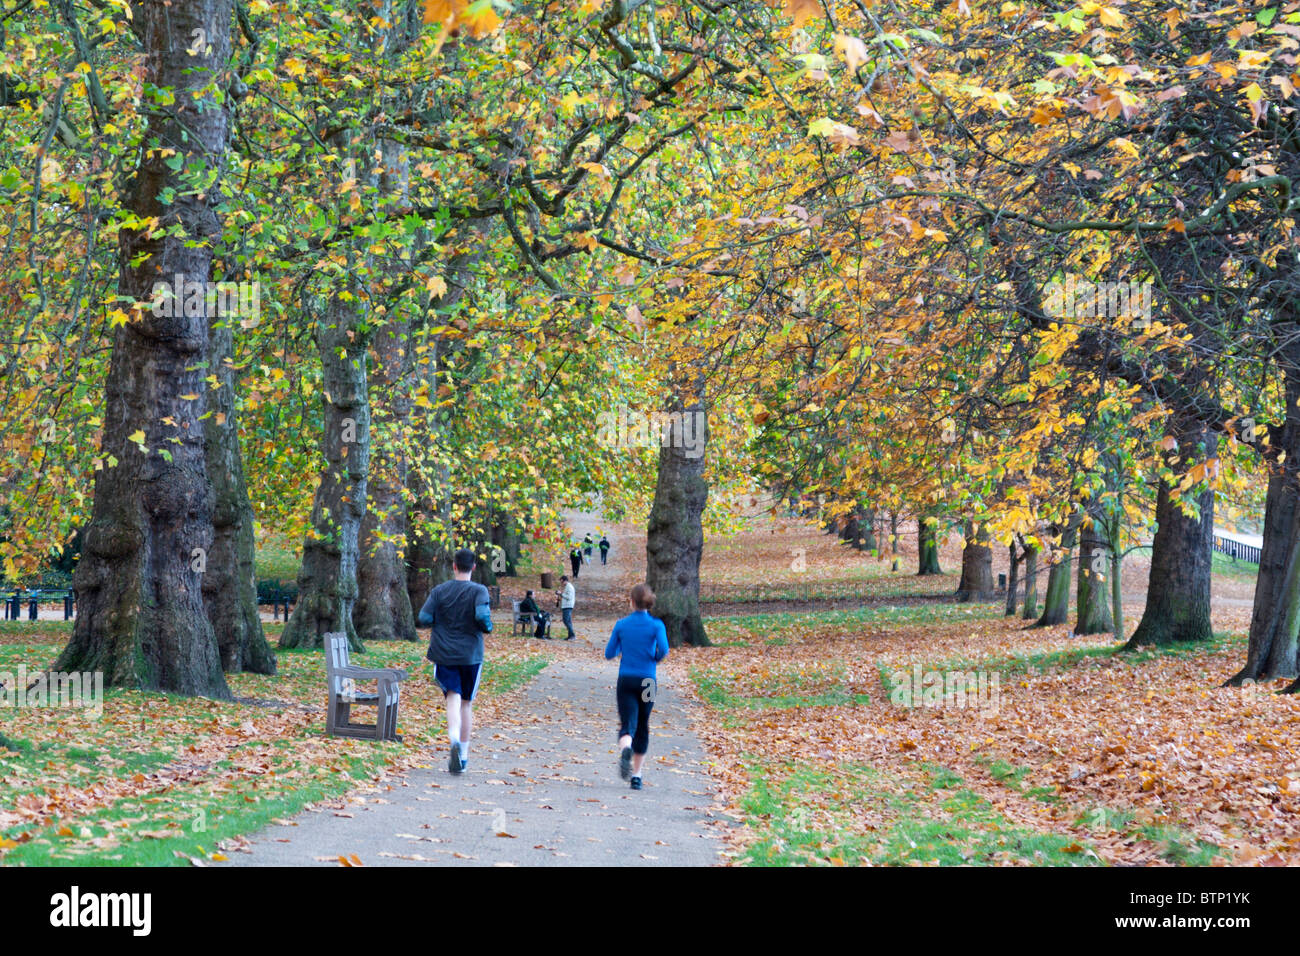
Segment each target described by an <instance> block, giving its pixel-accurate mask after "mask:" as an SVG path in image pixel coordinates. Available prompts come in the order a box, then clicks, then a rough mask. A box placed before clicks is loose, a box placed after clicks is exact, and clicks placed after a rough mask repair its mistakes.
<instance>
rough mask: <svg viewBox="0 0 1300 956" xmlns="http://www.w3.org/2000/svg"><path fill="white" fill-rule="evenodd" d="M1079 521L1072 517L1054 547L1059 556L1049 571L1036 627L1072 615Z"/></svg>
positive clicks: (1063, 620) (1051, 623)
mask: <svg viewBox="0 0 1300 956" xmlns="http://www.w3.org/2000/svg"><path fill="white" fill-rule="evenodd" d="M1078 528H1079V525H1078V521H1077V520H1076V519H1075V518H1071V519H1070V520H1069V522H1067V524H1066V526H1065V530H1064V532H1062V534H1061V544H1060V547H1059V548H1058V549H1054V554H1053V557H1055V558H1057V560H1056V563H1055V564H1053V565H1052V569H1051V570H1050V571H1049V572H1048V573H1047V594H1046V595H1045V596H1044V598H1043V613H1042V616H1041V617H1039V619H1038V623H1037V624H1035V625H1034V626H1035V627H1052V626H1054V625H1057V624H1064V623H1065V621H1066V618H1068V617H1069V616H1070V564H1071V562H1070V555H1071V554H1072V553H1073V551H1074V539H1075V537H1076V535H1077V534H1078Z"/></svg>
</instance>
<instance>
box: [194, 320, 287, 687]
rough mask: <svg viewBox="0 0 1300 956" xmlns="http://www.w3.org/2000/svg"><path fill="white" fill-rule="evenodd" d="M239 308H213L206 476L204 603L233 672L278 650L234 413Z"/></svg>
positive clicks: (254, 668) (271, 660) (257, 664)
mask: <svg viewBox="0 0 1300 956" xmlns="http://www.w3.org/2000/svg"><path fill="white" fill-rule="evenodd" d="M237 321H238V319H237V318H236V317H235V316H213V317H212V321H211V323H210V325H209V332H208V369H209V370H210V371H211V372H212V374H213V375H214V376H216V378H217V382H218V387H217V388H216V389H208V393H207V394H208V399H209V401H210V402H211V403H212V405H211V407H210V409H209V411H210V412H211V414H209V416H208V417H207V419H206V420H205V421H204V423H203V432H204V443H205V446H206V453H207V469H208V478H209V480H210V481H211V482H212V549H211V550H210V551H209V552H208V556H207V568H206V570H205V571H204V573H203V605H204V607H205V608H206V610H207V615H208V620H209V621H211V622H212V633H213V635H214V636H215V637H216V641H217V648H218V650H219V651H220V654H221V667H222V669H223V670H225V671H226V672H227V673H237V672H239V671H249V672H251V673H254V674H274V673H275V652H274V651H272V650H271V645H270V643H269V642H268V641H267V639H266V633H265V631H263V629H262V619H261V617H260V616H259V615H258V611H257V564H256V546H255V542H254V540H253V506H252V505H251V504H250V503H249V500H248V486H247V485H246V484H245V483H244V456H243V455H242V454H241V452H240V449H239V427H238V419H237V416H236V413H235V369H234V361H233V360H234V323H235V322H237Z"/></svg>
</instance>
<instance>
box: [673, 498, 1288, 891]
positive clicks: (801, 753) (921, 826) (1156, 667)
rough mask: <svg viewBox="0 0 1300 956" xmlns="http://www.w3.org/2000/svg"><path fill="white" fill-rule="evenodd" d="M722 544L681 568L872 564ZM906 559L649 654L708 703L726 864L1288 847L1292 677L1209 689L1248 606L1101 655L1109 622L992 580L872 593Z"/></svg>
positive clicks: (856, 558) (762, 542)
mask: <svg viewBox="0 0 1300 956" xmlns="http://www.w3.org/2000/svg"><path fill="white" fill-rule="evenodd" d="M729 544H730V548H729V551H730V554H731V555H733V556H734V557H731V558H730V560H728V561H727V570H726V572H725V573H723V574H721V575H718V574H717V572H718V571H719V570H720V569H718V568H716V567H711V566H709V562H708V559H707V558H706V562H705V565H706V566H705V568H704V569H703V572H704V574H705V577H706V579H709V576H710V575H711V574H712V575H715V577H714V578H713V579H715V580H716V576H721V577H723V578H725V579H728V580H730V581H731V582H732V583H733V584H734V585H735V586H736V587H738V588H740V587H743V586H744V581H745V580H746V579H748V580H750V581H753V580H776V581H781V580H786V579H788V578H789V577H790V573H791V572H790V570H789V566H788V565H789V561H790V557H789V556H790V554H791V553H794V552H797V551H799V550H800V549H802V550H803V554H804V559H805V561H804V563H805V565H806V572H805V573H806V574H808V575H814V576H815V575H818V574H822V575H825V576H826V578H827V579H828V580H830V581H831V582H842V581H846V580H851V579H852V578H853V576H854V575H853V571H852V565H854V564H855V563H856V564H858V565H863V564H874V563H875V559H874V558H872V557H871V556H867V555H861V554H858V553H854V552H852V551H849V550H848V549H845V548H843V547H841V546H838V545H837V544H836V543H835V542H834V541H833V540H832V539H830V538H829V537H827V536H824V535H819V534H817V533H816V532H815V531H813V530H810V529H809V528H808V527H807V526H799V525H794V524H792V523H784V524H780V523H776V524H773V525H772V526H771V527H770V528H766V529H756V530H753V531H750V532H747V533H745V534H742V535H740V536H738V537H737V538H735V539H733V540H732V541H731V542H729ZM708 553H709V552H708V549H707V548H706V555H707V554H708ZM943 557H944V566H945V567H946V568H953V569H955V568H958V567H959V566H960V557H959V552H957V551H956V550H955V549H945V551H944V555H943ZM1132 563H1136V562H1132ZM914 570H915V564H914V561H913V562H910V563H909V565H907V566H905V570H903V571H901V572H899V573H897V574H886V575H880V574H872V575H870V576H865V575H863V576H860V577H859V587H860V588H861V594H862V597H863V598H864V600H863V601H862V605H861V606H860V607H859V608H857V609H855V610H832V611H825V612H816V611H814V612H811V613H772V614H755V615H739V616H737V615H733V616H727V617H713V618H709V619H707V620H706V624H707V626H708V630H709V636H710V639H711V640H712V641H714V642H715V644H717V645H718V646H715V647H711V648H684V649H682V650H681V651H679V652H677V653H676V654H674V656H673V657H672V658H670V661H669V663H668V664H667V665H666V667H667V669H668V674H669V675H671V677H672V678H674V679H676V680H677V681H678V682H680V683H681V684H690V685H691V686H692V687H693V688H694V690H695V692H696V694H697V696H698V697H699V699H700V700H701V702H702V703H703V704H704V705H705V706H706V707H708V708H710V709H711V710H713V711H714V714H713V716H712V717H710V718H709V719H706V720H702V721H699V728H698V729H699V731H700V733H701V735H702V736H703V737H704V739H705V743H706V746H707V747H708V749H709V751H710V753H711V756H712V757H713V765H712V766H711V768H710V769H711V771H712V772H713V773H714V774H715V776H716V777H717V779H718V781H719V786H720V787H721V789H722V792H723V798H724V800H725V802H726V803H727V804H728V805H729V810H730V812H731V813H732V814H733V815H734V816H736V817H737V818H738V819H740V820H741V821H742V822H743V823H744V826H742V827H739V828H735V829H733V830H732V831H731V832H732V842H733V844H734V845H733V846H732V850H731V853H732V857H733V859H734V861H736V862H740V863H749V864H758V865H764V864H791V863H795V864H799V863H805V864H813V865H816V864H820V865H827V864H829V865H856V864H878V863H901V864H913V865H942V864H992V865H1044V864H1048V865H1101V864H1112V865H1113V864H1125V865H1174V864H1213V863H1218V864H1254V865H1294V864H1297V863H1300V757H1298V756H1297V754H1296V752H1295V751H1294V749H1292V747H1291V741H1293V740H1294V739H1295V738H1296V735H1297V731H1298V730H1300V697H1298V696H1294V695H1293V696H1279V695H1277V694H1276V693H1273V691H1276V690H1277V689H1280V688H1281V687H1282V686H1284V684H1285V682H1278V683H1276V684H1275V685H1273V686H1271V687H1247V688H1222V687H1220V685H1221V684H1222V683H1223V681H1224V680H1225V679H1226V678H1227V677H1229V676H1231V675H1232V674H1234V673H1235V672H1236V671H1237V670H1238V669H1239V668H1240V667H1241V665H1242V663H1243V662H1244V660H1245V653H1246V639H1245V633H1246V630H1247V628H1248V625H1249V614H1250V609H1249V607H1241V606H1238V605H1237V604H1234V605H1233V606H1222V607H1221V606H1219V605H1218V604H1217V603H1216V605H1215V608H1214V623H1215V631H1216V638H1215V639H1214V641H1213V642H1212V643H1211V644H1209V645H1207V646H1200V647H1179V648H1174V649H1170V650H1164V649H1162V650H1153V651H1144V652H1140V653H1137V654H1119V653H1116V648H1117V647H1118V645H1117V644H1116V643H1114V641H1113V638H1112V637H1111V635H1109V634H1103V635H1092V636H1087V637H1073V636H1070V635H1069V633H1068V625H1067V626H1060V627H1051V628H1034V627H1030V626H1029V625H1030V624H1031V623H1032V622H1028V621H1024V620H1022V619H1020V618H1019V617H1014V618H1006V617H1004V616H1003V614H1002V606H1001V604H1002V601H1001V599H1000V600H999V602H998V603H997V604H996V605H994V604H985V605H957V604H953V603H948V602H943V603H940V602H937V601H933V600H931V601H928V602H925V601H923V602H919V603H916V602H913V603H908V602H905V601H904V602H898V603H896V604H890V603H889V602H888V601H887V600H886V601H883V602H882V601H880V600H875V599H873V593H872V592H873V590H874V591H877V592H880V591H883V592H886V593H888V594H896V593H898V591H899V589H900V588H903V589H905V588H906V587H907V585H908V584H909V583H913V584H914V583H917V582H918V581H919V580H921V579H917V578H916V577H915V576H914V575H913V574H912V572H913V571H914ZM1141 570H1143V569H1142V568H1140V567H1139V568H1134V569H1131V572H1130V574H1126V575H1125V583H1126V585H1127V584H1128V581H1129V578H1130V575H1132V576H1133V577H1138V575H1137V574H1136V573H1134V572H1140V571H1141ZM909 578H910V581H909ZM936 580H938V581H942V582H943V584H944V585H945V587H944V590H946V591H947V592H948V593H949V594H951V592H952V591H954V590H955V589H956V575H944V576H943V577H942V578H940V579H935V578H931V579H929V582H927V584H928V587H926V588H924V589H922V588H918V589H917V593H918V594H924V593H927V592H928V593H934V592H935V587H934V584H933V582H935V581H936ZM1044 584H1045V576H1044V578H1043V579H1042V580H1040V585H1039V594H1040V596H1041V594H1042V593H1043V590H1044ZM1215 591H1216V594H1218V593H1220V581H1219V578H1218V576H1217V575H1216V580H1215ZM1234 594H1235V592H1234ZM1133 597H1134V600H1133V601H1131V602H1130V601H1128V600H1126V608H1125V620H1126V622H1127V625H1128V631H1129V632H1130V633H1131V631H1132V629H1133V628H1134V627H1136V624H1137V621H1138V619H1139V618H1140V616H1141V609H1142V603H1141V602H1142V595H1141V594H1140V593H1138V594H1137V595H1134V596H1133ZM705 613H706V615H707V614H708V610H707V608H706V611H705ZM981 677H982V681H983V683H982V684H981V683H980V679H981ZM995 678H996V683H995ZM954 680H955V681H956V682H955V683H954ZM913 688H916V690H915V693H914V694H913V693H911V691H912V689H913ZM909 702H910V704H911V705H910V706H909Z"/></svg>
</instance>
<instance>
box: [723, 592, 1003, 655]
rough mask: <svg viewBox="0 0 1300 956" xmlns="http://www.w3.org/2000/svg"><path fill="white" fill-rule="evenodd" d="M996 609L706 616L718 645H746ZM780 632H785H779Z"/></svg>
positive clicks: (920, 607) (956, 619) (951, 620)
mask: <svg viewBox="0 0 1300 956" xmlns="http://www.w3.org/2000/svg"><path fill="white" fill-rule="evenodd" d="M1000 616H1001V612H1000V610H999V609H998V608H996V607H994V606H992V605H983V604H938V603H936V604H910V605H901V606H895V605H881V606H875V607H863V608H856V609H854V610H844V611H808V612H803V613H801V612H789V611H781V612H778V613H775V614H740V615H729V616H726V617H710V618H706V622H707V624H708V629H709V637H710V639H711V640H712V641H713V642H714V643H715V644H717V645H719V646H732V647H747V646H750V645H752V644H755V643H767V644H774V643H776V642H778V641H781V642H788V641H789V640H790V638H791V637H796V638H797V637H798V635H799V634H800V633H808V632H812V631H815V630H821V629H823V628H829V629H841V630H843V631H845V632H846V633H848V634H852V633H853V629H854V628H862V627H871V626H884V625H891V624H957V623H961V622H962V621H973V620H992V619H996V618H998V617H1000ZM780 632H786V633H785V634H782V633H780Z"/></svg>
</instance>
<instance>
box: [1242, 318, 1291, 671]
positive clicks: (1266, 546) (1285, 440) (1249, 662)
mask: <svg viewBox="0 0 1300 956" xmlns="http://www.w3.org/2000/svg"><path fill="white" fill-rule="evenodd" d="M1292 334H1293V335H1294V334H1295V333H1292ZM1296 351H1297V349H1296V347H1295V346H1292V347H1291V348H1290V349H1287V350H1285V351H1284V352H1283V356H1284V357H1283V358H1282V359H1280V360H1279V364H1280V365H1281V366H1282V370H1283V374H1284V376H1285V381H1286V418H1285V420H1284V422H1283V424H1282V428H1281V429H1280V431H1279V432H1278V433H1277V434H1276V438H1277V442H1276V445H1277V447H1276V448H1269V449H1268V454H1266V455H1265V460H1266V461H1268V463H1269V478H1268V493H1267V496H1266V498H1265V500H1264V541H1263V545H1262V547H1261V548H1260V552H1259V576H1258V578H1256V580H1255V602H1254V605H1255V606H1254V610H1253V611H1252V612H1251V617H1250V643H1249V645H1248V646H1247V650H1246V666H1245V667H1243V668H1242V669H1241V670H1240V671H1239V672H1238V673H1237V674H1235V675H1234V676H1233V677H1231V678H1229V679H1228V684H1234V685H1235V684H1240V683H1241V682H1242V681H1244V680H1247V679H1249V680H1254V681H1266V680H1273V679H1274V678H1277V677H1295V676H1296V675H1297V674H1298V673H1300V661H1297V641H1296V632H1295V631H1294V630H1292V629H1289V628H1285V627H1283V628H1279V627H1278V623H1279V622H1280V621H1285V620H1286V619H1287V618H1288V617H1289V616H1290V615H1291V614H1292V613H1293V608H1294V606H1295V605H1296V604H1297V603H1300V589H1298V588H1288V587H1287V586H1286V562H1287V556H1288V554H1289V553H1290V551H1291V550H1292V547H1293V546H1294V544H1295V538H1296V536H1297V535H1300V524H1297V519H1298V517H1300V515H1298V512H1300V509H1298V508H1297V502H1298V501H1300V494H1297V491H1298V490H1300V485H1298V484H1297V482H1300V476H1298V474H1300V408H1298V407H1297V403H1300V356H1297V355H1295V352H1296ZM1270 438H1272V436H1270ZM1279 458H1281V461H1280V462H1279V461H1278V459H1279Z"/></svg>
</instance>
